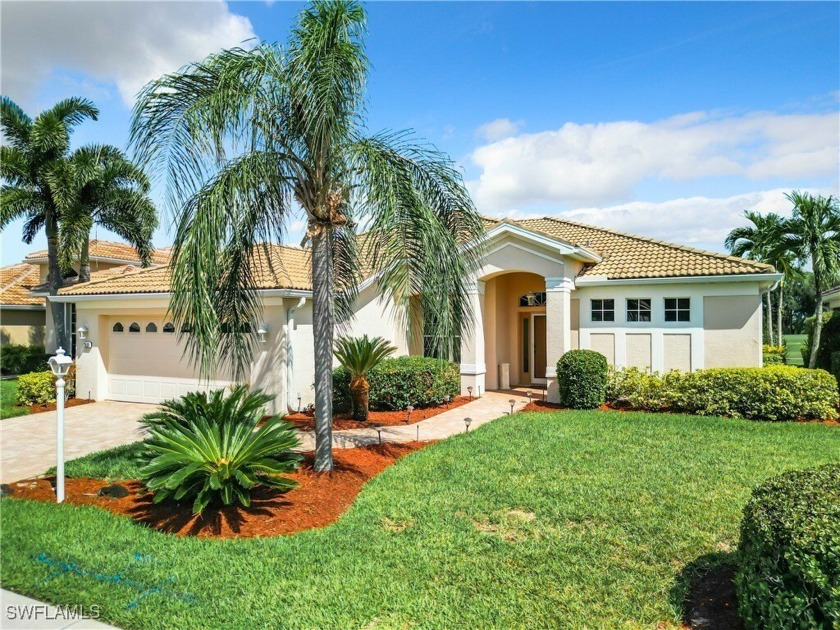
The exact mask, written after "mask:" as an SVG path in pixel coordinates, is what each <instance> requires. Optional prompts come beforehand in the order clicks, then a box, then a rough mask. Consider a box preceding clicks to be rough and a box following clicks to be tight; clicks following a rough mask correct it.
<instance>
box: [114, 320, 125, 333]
mask: <svg viewBox="0 0 840 630" xmlns="http://www.w3.org/2000/svg"><path fill="white" fill-rule="evenodd" d="M111 330H113V331H114V332H123V330H125V329H124V328H123V325H122V324H121V323H120V322H117V323H116V324H114V326H113V327H112V328H111Z"/></svg>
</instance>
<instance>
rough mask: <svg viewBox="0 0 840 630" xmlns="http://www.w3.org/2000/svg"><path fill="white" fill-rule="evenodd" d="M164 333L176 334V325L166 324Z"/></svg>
mask: <svg viewBox="0 0 840 630" xmlns="http://www.w3.org/2000/svg"><path fill="white" fill-rule="evenodd" d="M163 332H165V333H174V332H175V324H173V323H172V322H166V323H165V324H164V325H163Z"/></svg>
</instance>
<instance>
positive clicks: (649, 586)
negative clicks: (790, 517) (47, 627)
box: [0, 412, 840, 630]
mask: <svg viewBox="0 0 840 630" xmlns="http://www.w3.org/2000/svg"><path fill="white" fill-rule="evenodd" d="M130 451H131V449H126V450H125V451H124V454H127V453H130ZM838 454H840V430H837V429H835V428H832V427H828V426H824V425H821V424H800V423H759V422H749V421H742V420H725V419H719V418H700V417H693V416H677V415H667V414H656V415H653V414H637V413H609V412H607V413H603V412H559V413H554V414H546V413H542V414H541V413H532V414H518V415H515V416H513V417H505V418H502V419H499V420H497V421H495V422H493V423H491V424H488V425H485V426H483V427H481V428H479V429H478V430H476V431H471V432H469V433H466V434H461V435H458V436H456V437H454V438H451V439H448V440H446V441H444V442H441V443H439V444H436V445H434V446H431V447H429V448H427V449H425V450H423V451H420V452H417V453H414V454H412V455H410V456H408V457H406V458H405V459H403V460H401V461H400V462H398V463H397V464H396V465H394V466H392V467H391V468H389V469H388V470H386V471H385V472H384V473H383V474H381V475H380V476H379V477H377V478H376V479H374V480H373V481H372V482H370V483H369V484H368V485H367V486H366V487H365V488H364V489H363V491H362V493H361V494H360V495H359V497H358V499H357V500H356V502H355V504H354V505H353V507H352V508H351V510H350V511H349V512H348V513H347V514H346V515H345V516H344V517H343V518H342V519H341V520H340V521H339V522H338V523H336V524H334V525H333V526H330V527H328V528H325V529H322V530H318V531H310V532H304V533H301V534H297V535H295V536H288V537H279V538H269V539H251V540H228V541H213V540H198V539H194V538H178V537H175V536H171V535H165V534H161V533H158V532H155V531H152V530H149V529H146V528H144V527H141V526H139V525H136V524H134V523H133V522H131V521H129V520H127V519H124V518H119V517H116V516H113V515H111V514H110V513H107V512H105V511H103V510H100V509H97V508H93V507H73V506H71V505H54V504H45V503H35V502H29V501H21V500H15V499H13V498H12V499H3V501H2V510H1V511H0V526H2V532H3V537H2V567H1V568H2V580H3V586H4V587H5V588H10V589H12V590H15V591H19V592H21V593H24V594H26V595H30V596H33V597H37V598H40V599H44V600H47V601H49V602H52V603H65V604H73V603H75V604H87V605H91V604H94V603H96V604H99V605H101V606H102V611H103V617H104V618H105V620H107V621H109V622H112V623H114V624H116V625H118V626H120V627H122V628H189V629H193V628H199V627H204V628H220V627H225V628H236V629H238V628H242V629H249V630H250V629H252V628H263V627H272V628H374V627H375V628H380V629H381V628H407V627H418V628H456V627H457V628H523V627H528V628H546V627H562V628H619V627H621V628H641V627H645V628H652V627H654V626H655V625H656V624H657V623H659V622H662V621H670V622H676V621H678V619H679V618H680V615H681V610H680V607H681V601H682V597H683V594H684V592H685V584H686V579H687V575H686V573H687V571H686V567H687V566H690V567H698V566H701V567H702V566H703V565H704V564H707V563H715V562H727V561H729V562H731V561H732V554H731V550H732V549H734V547H735V546H736V544H737V538H738V524H739V521H740V517H741V510H742V508H743V506H744V503H745V502H746V500H747V498H748V495H749V491H750V489H751V488H752V487H754V486H755V485H757V484H758V483H760V482H761V481H763V480H764V479H766V478H768V477H770V476H772V475H775V474H777V473H779V472H781V471H784V470H788V469H792V468H804V467H809V466H814V465H817V464H821V463H825V462H829V461H836V460H837V459H838ZM99 462H100V463H99V464H96V462H95V461H92V460H91V459H90V458H89V459H88V461H87V462H85V463H84V464H82V465H80V466H79V467H78V468H76V469H75V471H73V466H70V467H68V469H69V470H71V472H76V473H84V474H91V473H97V474H106V473H107V471H108V470H111V471H114V470H115V468H114V466H115V465H116V463H115V459H114V458H113V457H104V458H103V457H100V459H99ZM100 465H101V467H99V468H97V466H100ZM128 465H129V466H130V463H129V464H128ZM129 470H130V468H129Z"/></svg>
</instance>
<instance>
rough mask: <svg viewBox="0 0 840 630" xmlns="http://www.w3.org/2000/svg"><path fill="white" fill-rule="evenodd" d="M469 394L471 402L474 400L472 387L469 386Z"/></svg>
mask: <svg viewBox="0 0 840 630" xmlns="http://www.w3.org/2000/svg"><path fill="white" fill-rule="evenodd" d="M467 392H468V393H469V395H470V400H472V385H469V386H468V387H467Z"/></svg>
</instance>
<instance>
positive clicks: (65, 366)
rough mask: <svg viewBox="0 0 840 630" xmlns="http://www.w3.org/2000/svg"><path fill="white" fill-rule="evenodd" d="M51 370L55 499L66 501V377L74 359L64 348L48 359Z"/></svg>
mask: <svg viewBox="0 0 840 630" xmlns="http://www.w3.org/2000/svg"><path fill="white" fill-rule="evenodd" d="M48 363H49V365H50V370H52V373H53V374H54V375H55V377H56V380H55V409H56V426H55V500H56V502H57V503H63V502H64V377H65V376H67V373H68V372H69V371H70V366H71V365H73V359H71V358H70V357H68V356H65V353H64V348H59V349H58V350H56V351H55V356H54V357H50V360H49V361H48Z"/></svg>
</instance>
